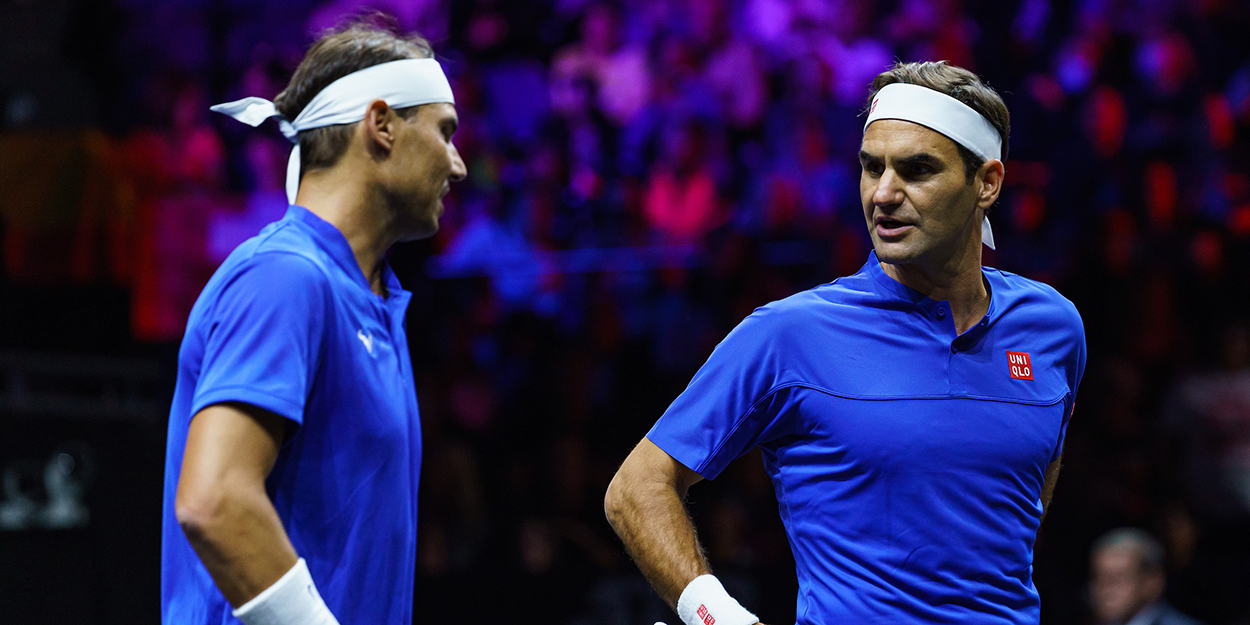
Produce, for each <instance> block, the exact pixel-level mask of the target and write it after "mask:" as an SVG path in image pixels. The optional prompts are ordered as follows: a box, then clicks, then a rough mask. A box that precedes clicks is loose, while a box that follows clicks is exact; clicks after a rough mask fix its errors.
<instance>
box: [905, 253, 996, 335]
mask: <svg viewBox="0 0 1250 625" xmlns="http://www.w3.org/2000/svg"><path fill="white" fill-rule="evenodd" d="M977 243H978V247H975V248H972V249H970V250H966V251H964V252H962V253H961V254H957V255H955V256H953V257H951V258H949V259H944V260H943V261H942V262H939V263H932V264H929V263H906V264H903V263H900V264H897V265H894V264H890V263H885V262H882V263H881V269H882V270H883V271H885V273H886V275H888V276H890V277H891V278H893V279H895V280H897V281H898V282H900V283H902V284H904V285H906V286H908V287H910V288H912V289H914V290H916V291H919V292H921V293H923V294H925V295H926V296H928V297H929V298H930V299H934V300H938V301H943V300H945V301H948V302H950V306H951V316H952V318H953V321H954V322H955V330H956V332H957V333H959V334H963V333H964V332H966V331H968V329H969V328H971V327H972V326H974V325H976V324H977V322H978V321H980V320H981V318H982V317H984V316H985V313H986V312H987V311H988V310H989V308H990V294H989V291H987V290H986V288H985V279H984V277H983V276H982V274H981V249H980V247H979V245H980V242H979V241H978V242H977Z"/></svg>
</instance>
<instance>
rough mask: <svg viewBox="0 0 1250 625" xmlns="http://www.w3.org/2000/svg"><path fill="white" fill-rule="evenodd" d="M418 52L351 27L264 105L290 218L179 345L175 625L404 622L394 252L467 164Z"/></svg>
mask: <svg viewBox="0 0 1250 625" xmlns="http://www.w3.org/2000/svg"><path fill="white" fill-rule="evenodd" d="M432 57H433V53H432V52H431V50H430V47H429V44H427V43H426V42H425V41H424V40H423V39H420V38H416V37H414V38H401V37H398V36H395V35H392V34H390V33H388V32H384V31H381V30H376V29H373V28H370V27H368V26H363V25H354V26H351V27H348V28H346V29H343V30H341V31H339V32H336V33H333V34H329V35H327V36H325V37H323V38H322V39H321V40H319V41H318V42H317V43H316V44H315V45H314V46H313V47H312V48H311V50H310V51H309V52H308V54H307V56H305V58H304V59H303V61H302V62H301V63H300V65H299V67H298V68H297V69H296V70H295V74H294V76H293V77H292V78H291V82H290V84H289V85H288V86H287V88H286V90H284V91H283V92H282V93H281V94H279V95H278V97H277V98H276V102H269V101H267V100H264V99H262V98H247V99H245V100H241V101H239V102H233V103H230V104H224V105H218V106H215V107H213V110H215V111H218V112H222V113H225V114H228V115H231V116H233V117H235V118H237V119H239V120H241V121H244V122H247V123H249V124H252V125H253V126H255V125H258V124H260V123H261V122H262V121H264V120H265V119H268V118H270V117H276V118H277V119H278V120H279V122H280V127H281V128H282V131H283V133H284V134H285V135H286V137H287V138H289V139H290V140H291V141H293V142H295V143H296V146H295V148H294V150H293V151H292V157H291V161H290V166H289V168H288V177H287V192H288V196H289V199H290V202H291V204H292V206H291V207H290V209H289V210H288V211H287V214H286V216H285V217H284V218H283V219H282V220H281V221H278V222H276V223H273V224H271V225H269V226H268V227H266V228H265V229H264V230H263V231H261V233H260V234H259V235H258V236H256V237H254V238H252V239H251V240H249V241H247V242H245V243H244V244H243V245H241V246H239V248H238V249H236V250H235V251H234V252H233V253H232V254H231V255H230V256H229V258H227V259H226V261H225V262H224V263H223V264H222V266H221V268H220V269H218V271H217V273H216V274H215V275H214V276H213V278H212V279H211V280H210V281H209V283H208V285H207V286H206V287H205V288H204V291H203V293H201V294H200V298H199V300H198V301H197V302H196V304H195V307H194V308H193V309H192V311H191V316H190V319H189V320H188V322H187V331H186V336H185V338H184V339H183V342H182V348H181V351H180V352H179V357H178V360H179V369H178V383H177V389H176V391H175V396H174V402H173V407H172V408H171V410H170V420H169V439H168V444H167V447H166V450H167V451H166V460H165V500H164V513H163V519H162V538H163V543H162V553H161V616H162V622H164V623H166V624H169V625H173V624H175V623H176V624H179V625H203V624H207V623H212V624H220V623H237V622H239V621H242V622H243V623H246V624H248V625H296V624H299V625H327V624H334V623H338V622H339V619H341V620H342V622H344V623H371V624H379V623H389V624H392V625H399V624H401V623H402V624H403V625H409V624H410V623H412V608H413V606H412V598H413V577H414V566H415V558H416V524H417V483H418V479H419V469H420V465H421V430H420V424H419V420H418V414H417V398H416V394H415V390H414V383H413V376H412V364H411V361H410V359H409V355H408V341H407V338H406V336H405V326H404V314H405V310H406V309H407V307H408V301H409V297H410V294H409V293H408V292H406V291H404V290H403V289H402V288H401V287H400V285H399V282H398V281H397V280H396V279H395V275H394V274H393V273H392V272H391V270H390V268H389V267H388V266H387V264H386V262H385V254H386V251H387V249H388V248H390V247H391V245H392V244H394V243H395V242H397V241H405V240H410V239H419V238H422V237H428V236H430V235H432V234H434V232H435V231H436V230H437V229H438V221H439V216H440V215H441V214H442V211H443V207H442V197H443V195H444V194H445V193H446V192H447V190H448V185H449V183H450V182H452V181H455V180H459V179H460V178H463V177H464V175H465V166H464V163H463V161H461V159H460V156H459V154H458V153H457V151H456V148H455V146H453V145H452V140H451V139H452V133H453V132H455V129H456V124H457V117H456V110H455V107H454V102H455V101H454V99H453V98H452V92H451V88H450V86H449V84H448V82H447V79H446V77H445V76H444V75H443V72H442V70H441V69H440V67H439V64H438V62H437V61H435V60H434V59H433V58H432Z"/></svg>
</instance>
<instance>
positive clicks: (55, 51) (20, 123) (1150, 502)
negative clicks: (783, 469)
mask: <svg viewBox="0 0 1250 625" xmlns="http://www.w3.org/2000/svg"><path fill="white" fill-rule="evenodd" d="M370 9H373V10H381V11H385V12H387V13H390V14H392V15H394V18H393V23H394V24H395V26H396V27H397V28H398V29H400V30H403V31H414V30H415V31H418V32H421V33H422V34H424V35H426V36H427V37H429V38H430V39H431V40H432V41H433V43H434V46H435V49H436V50H437V52H438V53H439V55H440V59H441V60H442V61H443V63H444V66H445V67H446V69H447V72H448V74H449V76H450V77H451V79H452V82H453V88H454V89H455V92H456V97H457V108H458V111H459V114H460V119H461V128H460V131H459V133H458V134H457V136H456V143H457V145H458V146H459V148H460V150H461V153H462V154H463V155H464V158H465V161H466V163H467V164H468V168H469V172H470V175H469V179H468V180H466V181H465V182H463V183H461V184H459V185H457V186H456V187H454V188H453V191H452V193H451V195H450V196H449V197H448V200H447V212H446V215H445V217H444V220H443V227H442V230H441V231H440V232H439V234H438V235H437V236H436V237H434V238H433V239H430V240H427V241H422V242H418V243H412V244H404V245H400V246H397V247H396V248H395V249H394V250H393V252H392V255H391V262H392V264H393V265H394V267H395V269H396V271H397V273H398V274H399V276H400V278H401V281H402V282H403V283H404V284H405V286H406V287H407V288H409V289H410V290H412V291H413V293H414V297H413V303H412V306H411V309H410V311H409V319H408V328H409V335H410V341H411V343H412V345H411V348H412V354H413V358H414V370H415V372H416V378H417V379H416V383H417V391H418V397H419V399H420V403H421V409H422V418H423V427H424V429H425V434H426V455H425V464H424V480H423V483H422V486H421V488H422V491H421V497H422V504H421V505H422V517H421V528H420V537H421V538H420V545H419V550H418V563H417V566H418V581H417V588H416V592H417V599H416V601H417V605H416V618H417V620H418V621H419V622H441V621H450V620H454V621H457V622H469V623H476V622H488V621H490V622H494V621H497V620H499V619H507V620H509V621H514V622H535V623H537V622H542V623H622V624H625V623H628V624H631V625H639V624H644V623H651V622H653V621H654V620H656V619H665V620H668V621H669V622H673V620H675V616H673V615H671V613H669V612H667V608H665V607H664V606H663V605H662V604H659V603H658V601H657V600H656V599H655V598H654V596H653V595H652V594H651V593H650V591H649V590H648V588H647V587H646V585H645V583H644V582H643V581H642V579H641V577H640V576H639V575H638V573H637V571H636V569H634V568H633V567H632V565H631V564H630V563H629V562H628V559H627V558H626V557H625V555H624V554H623V552H622V549H621V547H620V545H619V543H618V541H617V540H616V539H615V537H614V536H613V535H612V533H611V530H610V528H608V526H607V524H606V522H605V521H604V520H603V513H602V494H603V491H604V489H605V488H606V485H607V482H608V480H609V479H610V477H611V475H612V473H613V472H614V470H615V468H616V467H617V466H618V464H619V463H620V461H621V460H622V459H623V458H624V457H625V455H626V454H627V453H628V451H629V449H630V448H631V447H632V445H633V444H634V443H635V442H637V440H638V439H639V438H640V437H641V436H642V435H643V434H644V433H645V432H646V431H647V429H648V428H649V427H650V425H651V424H652V423H653V422H654V420H655V419H656V418H657V417H658V416H659V415H660V414H661V413H662V412H663V410H664V408H665V407H666V406H667V404H668V402H670V401H671V400H672V399H673V398H674V397H676V395H677V394H678V393H680V391H681V390H682V388H684V386H685V384H686V382H687V381H688V380H689V378H690V376H691V375H692V374H693V373H694V371H695V370H696V369H697V368H698V366H699V365H700V364H701V363H702V362H703V360H704V359H705V358H706V356H707V354H708V353H710V351H711V349H712V347H713V346H714V345H715V344H716V343H717V341H719V340H720V339H721V338H722V337H723V336H724V335H725V334H726V333H727V332H728V331H729V329H731V328H732V327H733V326H734V325H735V324H736V323H737V322H738V321H739V320H741V319H742V318H743V317H744V316H745V315H747V314H749V313H750V311H751V310H752V309H753V308H754V307H756V306H759V305H761V304H764V303H766V302H768V301H771V300H774V299H778V298H781V297H785V296H787V295H790V294H792V293H794V292H796V291H798V290H802V289H805V288H810V287H812V286H815V285H817V284H820V283H823V282H827V281H829V280H832V279H834V278H836V277H838V276H841V275H846V274H849V273H852V272H854V271H855V270H857V269H858V267H859V266H860V265H861V264H862V263H863V261H864V259H865V257H866V256H867V253H868V250H869V243H868V240H867V235H866V232H865V229H864V225H863V223H862V216H861V215H860V211H859V208H858V200H857V195H856V192H857V186H856V185H857V180H858V175H859V172H858V165H857V163H856V159H855V153H856V150H857V149H858V142H859V137H860V133H861V129H862V123H863V120H862V118H861V117H859V114H860V112H861V111H862V109H863V99H864V98H865V97H866V94H867V84H868V83H869V82H870V81H871V79H872V77H873V76H874V75H875V74H876V73H877V72H879V71H881V70H883V69H885V68H886V67H887V66H888V65H889V64H890V63H891V62H892V61H893V60H895V59H901V60H905V61H914V60H934V59H948V60H950V61H952V62H953V63H955V64H958V65H962V66H965V67H968V68H971V69H973V70H974V71H976V72H977V73H979V74H980V75H981V76H983V77H984V78H985V79H986V80H988V81H989V83H990V84H991V85H992V86H993V87H995V88H996V89H997V90H998V91H999V92H1000V93H1001V94H1003V96H1004V99H1005V100H1006V102H1007V104H1008V106H1009V107H1010V109H1011V112H1012V121H1013V128H1012V136H1011V151H1010V155H1009V159H1008V160H1007V163H1006V168H1007V172H1008V174H1007V186H1006V188H1005V190H1004V192H1003V195H1002V197H1001V199H1000V201H999V203H998V205H997V206H996V207H995V209H994V211H993V214H992V216H991V219H992V221H993V223H994V228H995V235H996V238H997V240H998V243H999V245H998V251H997V252H990V251H989V250H986V259H985V262H986V264H987V265H992V266H996V267H999V268H1002V269H1006V270H1010V271H1014V272H1017V273H1020V274H1022V275H1025V276H1028V277H1031V278H1034V279H1037V280H1041V281H1044V282H1047V283H1049V284H1051V285H1053V286H1055V287H1056V288H1057V289H1059V291H1060V292H1061V293H1063V294H1064V295H1065V296H1067V297H1068V298H1070V299H1071V300H1072V301H1073V302H1074V303H1075V304H1076V306H1077V308H1078V309H1079V310H1080V311H1081V313H1082V316H1083V318H1084V321H1085V325H1086V332H1087V336H1088V343H1089V360H1088V366H1087V369H1086V373H1085V378H1084V382H1083V385H1082V388H1081V392H1080V396H1079V401H1078V405H1079V407H1078V409H1077V411H1076V416H1075V420H1074V421H1073V423H1072V426H1071V428H1070V429H1069V433H1068V440H1067V443H1066V454H1065V458H1064V459H1065V463H1066V466H1065V469H1064V472H1063V475H1062V478H1061V480H1060V482H1059V487H1058V492H1057V494H1056V496H1055V500H1054V503H1053V506H1052V509H1051V511H1050V514H1049V516H1048V518H1047V519H1046V522H1045V524H1044V526H1043V531H1042V533H1041V536H1040V537H1039V542H1038V545H1037V551H1036V560H1035V575H1034V577H1035V580H1036V583H1037V586H1038V588H1039V590H1040V592H1041V594H1042V598H1043V621H1044V622H1045V623H1080V622H1086V621H1087V620H1088V608H1087V604H1086V598H1085V597H1086V591H1085V584H1086V579H1087V568H1088V549H1089V545H1090V544H1091V542H1092V541H1093V540H1094V538H1096V537H1097V536H1098V535H1099V534H1100V533H1102V532H1103V531H1106V530H1108V529H1110V528H1113V527H1117V526H1122V525H1131V526H1137V527H1142V528H1145V529H1147V530H1149V531H1151V532H1152V533H1154V534H1155V535H1156V536H1157V537H1159V538H1160V539H1161V540H1162V541H1163V542H1164V544H1165V545H1166V547H1167V550H1168V555H1169V590H1168V594H1169V597H1170V598H1171V600H1172V601H1173V603H1174V604H1175V605H1177V606H1178V607H1180V608H1181V609H1183V610H1185V611H1187V612H1189V613H1191V614H1193V615H1195V616H1198V617H1201V618H1202V619H1204V620H1206V621H1208V622H1210V623H1217V624H1223V623H1250V592H1248V591H1250V370H1248V366H1250V330H1248V325H1247V322H1248V318H1250V315H1248V314H1247V313H1248V312H1250V308H1247V278H1248V276H1250V273H1248V271H1247V270H1248V269H1250V256H1248V252H1250V246H1248V242H1250V167H1248V166H1247V165H1248V161H1250V154H1248V152H1247V144H1248V143H1247V139H1248V137H1250V60H1248V59H1250V37H1247V35H1246V33H1247V32H1250V5H1247V3H1245V2H1243V1H1234V0H1193V1H1168V0H1137V1H1121V0H1082V1H1077V2H1070V1H1060V0H1022V1H1007V2H990V1H982V0H968V1H966V2H958V1H956V0H902V1H898V2H879V3H878V2H868V1H866V0H837V1H834V0H830V1H828V2H820V1H807V2H802V1H798V0H735V1H726V2H714V1H712V0H671V1H663V0H643V1H638V2H629V3H621V4H612V3H607V4H604V3H596V2H586V1H584V0H558V1H539V0H533V1H516V2H504V1H502V0H500V1H492V0H463V1H459V0H458V1H456V2H437V1H416V2H399V1H397V0H392V1H389V2H387V1H380V0H375V1H368V0H336V1H333V2H312V1H309V0H301V1H291V2H280V1H277V0H266V1H255V2H253V1H244V0H114V1H100V2H87V1H71V0H45V1H38V2H35V1H14V0H4V1H0V105H3V108H2V110H0V113H3V117H2V118H0V121H2V125H0V242H2V245H3V247H2V252H3V254H2V256H0V469H2V470H3V472H4V475H3V478H4V480H3V488H4V490H3V492H2V493H0V495H2V496H3V499H2V500H0V622H3V623H78V624H83V625H88V624H92V623H117V624H120V623H154V622H156V621H157V620H158V612H157V608H158V605H159V554H160V538H159V537H160V531H159V518H160V505H161V503H160V502H161V487H162V472H163V459H164V441H165V422H166V419H167V410H168V401H169V398H170V396H171V394H172V388H173V381H174V380H173V376H174V373H175V362H176V355H177V346H178V341H179V340H180V339H181V333H182V329H183V324H184V323H185V320H186V315H187V312H188V311H189V309H190V306H191V304H192V303H193V302H194V299H195V297H196V295H197V294H198V292H199V290H200V288H201V287H202V286H203V284H204V282H205V281H206V280H207V278H208V276H209V275H211V273H212V271H213V270H214V269H215V267H216V265H217V264H218V263H219V262H220V261H221V259H222V258H223V257H224V254H225V253H226V252H228V251H229V249H230V248H231V247H232V246H233V245H235V244H237V243H238V242H240V241H242V240H243V239H244V238H246V237H247V236H250V234H252V233H254V232H256V231H257V230H259V228H260V227H261V226H263V224H264V223H267V222H268V221H272V220H274V219H277V218H279V217H280V216H281V214H282V212H283V210H284V209H285V202H284V200H283V198H282V195H281V190H280V189H281V182H282V175H283V172H284V166H285V161H286V156H287V152H288V151H289V146H288V144H286V143H285V142H284V140H283V139H282V138H281V136H280V135H279V134H278V132H277V130H276V128H275V127H273V125H272V124H268V123H267V124H266V125H264V126H262V127H261V129H259V130H253V129H250V128H248V127H246V126H243V125H242V124H238V123H236V122H233V121H231V120H229V119H226V118H224V117H220V116H212V115H210V113H209V112H208V106H209V105H211V104H213V103H217V102H223V101H228V100H232V99H236V98H239V97H243V96H246V95H261V96H265V97H270V98H271V97H272V96H274V95H275V94H276V93H277V92H278V91H279V90H281V88H282V86H283V85H284V84H285V80H286V78H287V77H288V76H289V73H290V71H291V70H292V69H293V68H294V66H295V64H296V63H298V60H299V59H300V57H301V56H302V53H303V50H304V49H305V48H306V47H307V45H308V44H309V43H311V41H312V40H313V34H314V33H316V32H318V31H320V30H321V29H323V28H326V27H329V26H332V25H334V24H335V23H336V22H338V21H339V20H341V19H343V18H344V17H345V16H352V15H358V14H359V13H360V12H361V11H362V10H370ZM67 502H68V503H67ZM74 502H80V505H75V503H74ZM691 507H692V512H693V514H694V516H695V518H696V521H697V522H698V525H699V528H700V531H701V537H702V539H703V541H704V543H705V545H706V546H707V548H708V551H709V556H710V558H711V560H712V562H713V565H714V566H715V567H716V570H717V573H718V575H720V576H721V577H722V579H724V580H726V585H727V586H729V588H730V590H731V592H732V593H733V594H735V595H736V596H738V597H739V598H740V599H742V601H743V603H744V604H746V605H747V606H748V607H750V608H752V609H754V610H755V611H756V612H757V613H758V614H759V615H760V616H761V617H762V618H763V620H764V622H767V623H785V622H793V619H794V593H795V582H794V571H793V560H792V557H791V555H790V551H789V547H788V544H787V543H786V539H785V535H784V533H783V530H782V528H781V525H780V522H779V521H778V518H777V510H776V503H775V500H774V497H773V494H772V488H771V484H770V483H769V481H768V479H767V477H766V476H765V475H764V473H763V470H762V467H761V465H760V460H759V457H758V454H756V453H752V454H749V455H748V456H746V457H744V458H743V459H741V460H739V461H737V462H736V463H735V464H734V465H732V466H731V467H730V469H729V470H727V471H726V473H725V475H724V476H723V477H721V478H719V479H717V480H716V481H715V482H713V483H705V484H701V485H699V486H697V487H696V488H695V489H694V490H693V492H692V506H691ZM648 619H650V620H648Z"/></svg>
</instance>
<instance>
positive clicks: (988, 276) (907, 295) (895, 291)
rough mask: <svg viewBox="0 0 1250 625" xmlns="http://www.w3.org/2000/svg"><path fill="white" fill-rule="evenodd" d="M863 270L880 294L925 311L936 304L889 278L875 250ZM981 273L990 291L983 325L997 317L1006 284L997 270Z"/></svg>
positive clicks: (870, 254) (869, 255)
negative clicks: (988, 304) (909, 303)
mask: <svg viewBox="0 0 1250 625" xmlns="http://www.w3.org/2000/svg"><path fill="white" fill-rule="evenodd" d="M864 271H867V273H868V275H869V277H871V278H872V281H873V283H874V284H876V285H877V287H878V288H877V291H878V293H880V294H881V295H884V296H887V297H893V298H894V299H898V300H903V301H906V302H911V303H912V304H914V305H915V306H917V307H919V308H921V309H923V310H925V311H928V310H929V309H931V308H933V307H934V306H936V305H937V304H938V302H936V301H934V300H932V299H930V298H929V297H928V296H927V295H925V294H924V293H921V292H920V291H917V290H915V289H913V288H911V287H909V286H907V285H906V284H903V283H902V282H899V281H898V280H895V279H894V278H891V277H890V274H888V273H886V272H885V270H884V269H882V268H881V261H880V260H879V259H878V258H877V251H876V250H873V251H871V252H868V262H867V263H866V264H865V265H864ZM981 275H982V276H983V277H984V278H985V283H986V285H987V287H988V288H989V291H990V307H989V310H987V311H986V312H985V317H984V318H983V319H982V320H981V324H980V325H982V326H984V325H987V324H990V323H993V322H994V320H995V319H997V318H998V314H999V311H1001V310H1002V309H1003V308H1002V306H1001V305H999V301H1000V300H1002V299H1003V298H1004V297H1005V296H1006V291H1007V285H1006V283H1005V282H1003V279H1002V275H1001V274H999V273H998V271H997V270H994V269H990V268H987V267H982V268H981Z"/></svg>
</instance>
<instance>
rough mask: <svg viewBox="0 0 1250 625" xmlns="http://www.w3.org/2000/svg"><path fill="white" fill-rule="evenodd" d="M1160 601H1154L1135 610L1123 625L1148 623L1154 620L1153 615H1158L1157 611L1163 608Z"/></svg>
mask: <svg viewBox="0 0 1250 625" xmlns="http://www.w3.org/2000/svg"><path fill="white" fill-rule="evenodd" d="M1160 603H1161V602H1159V601H1156V602H1154V603H1152V604H1150V605H1148V606H1146V607H1144V608H1142V609H1141V610H1139V611H1138V612H1137V614H1135V615H1133V618H1132V619H1130V620H1129V622H1127V623H1125V624H1124V625H1150V624H1151V623H1153V622H1154V621H1155V617H1157V616H1159V611H1160V610H1162V609H1163V606H1162V605H1161V604H1160Z"/></svg>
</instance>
